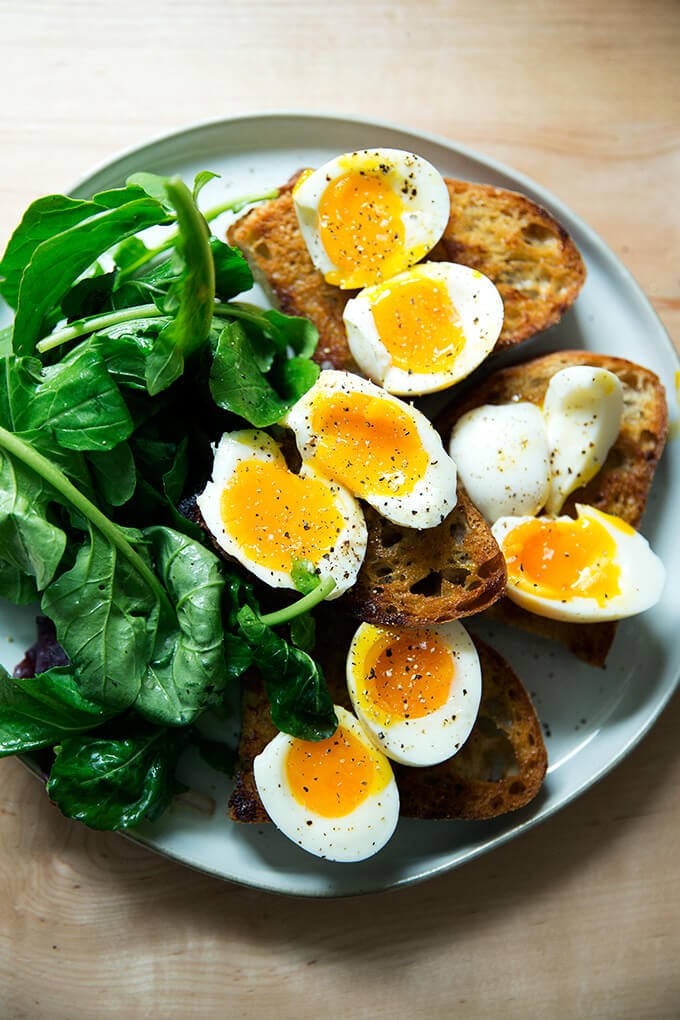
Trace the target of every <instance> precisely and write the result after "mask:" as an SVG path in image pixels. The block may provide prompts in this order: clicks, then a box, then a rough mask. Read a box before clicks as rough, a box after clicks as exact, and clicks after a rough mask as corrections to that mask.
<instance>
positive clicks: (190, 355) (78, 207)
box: [0, 172, 336, 829]
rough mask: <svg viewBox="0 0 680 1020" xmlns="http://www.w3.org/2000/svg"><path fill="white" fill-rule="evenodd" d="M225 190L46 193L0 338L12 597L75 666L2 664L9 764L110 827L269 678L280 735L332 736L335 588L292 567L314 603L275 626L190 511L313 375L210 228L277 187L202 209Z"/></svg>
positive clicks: (128, 816)
mask: <svg viewBox="0 0 680 1020" xmlns="http://www.w3.org/2000/svg"><path fill="white" fill-rule="evenodd" d="M214 176H215V175H213V174H211V173H208V172H206V173H203V174H200V175H199V176H198V177H197V178H196V181H195V182H194V186H193V190H192V189H190V188H189V187H188V186H187V185H186V184H185V183H184V182H183V181H181V180H180V179H178V178H163V177H158V176H155V175H152V174H146V173H143V174H136V175H134V176H133V177H131V178H130V179H128V181H127V182H126V185H125V187H122V188H117V189H114V190H109V191H104V192H101V193H99V194H97V195H94V197H93V198H92V199H90V200H81V199H74V198H69V197H66V196H62V195H51V196H48V197H45V198H41V199H39V200H38V201H36V202H34V203H33V204H32V205H31V206H30V208H29V209H28V210H27V212H26V213H25V215H24V217H23V219H22V221H21V223H20V225H19V226H18V227H17V229H16V230H15V232H14V234H13V235H12V237H11V239H10V241H9V244H8V245H7V249H6V251H5V253H4V256H3V258H2V261H1V262H0V294H1V295H2V297H3V298H4V300H5V301H6V303H7V304H8V305H9V306H10V307H12V308H13V309H14V310H15V315H14V321H13V324H12V325H11V326H9V327H8V328H6V329H4V330H0V358H1V365H2V368H1V372H0V596H1V597H2V598H5V599H7V600H9V601H10V602H13V603H16V604H26V605H29V604H33V603H35V604H36V607H39V609H38V612H39V613H41V614H42V615H44V616H45V617H47V618H48V619H49V620H51V621H52V623H53V625H54V628H55V629H56V637H57V639H58V642H59V645H60V646H61V647H62V649H63V650H64V652H65V657H66V659H67V662H66V664H65V665H57V666H52V667H50V668H49V669H46V670H44V671H42V672H39V673H38V674H37V675H35V676H31V677H22V676H19V675H17V676H11V675H10V674H9V673H8V672H7V671H6V670H4V669H2V668H1V667H0V755H11V754H17V753H24V752H33V751H36V750H38V749H41V748H49V749H52V751H53V754H52V756H51V758H50V760H51V770H50V772H49V777H48V779H47V792H48V794H49V796H50V798H51V799H52V800H53V801H54V802H55V803H56V804H57V805H58V807H59V808H60V809H61V810H62V811H63V812H64V813H65V814H66V815H69V816H70V817H73V818H78V819H80V820H82V821H84V822H86V823H87V824H88V825H90V826H92V827H94V828H106V829H117V828H124V827H127V826H132V825H135V824H137V823H138V822H139V821H140V820H142V819H144V818H149V819H153V818H156V817H157V816H158V815H159V814H160V813H161V812H162V811H163V810H164V809H165V808H166V807H167V805H168V803H169V801H170V799H171V798H172V796H173V794H174V793H175V792H176V790H177V789H178V781H177V778H176V766H177V761H178V757H179V755H180V753H181V752H182V750H183V749H184V748H185V747H186V746H187V744H189V743H196V744H198V745H199V747H201V746H202V745H203V744H204V741H203V737H202V736H201V731H200V727H199V726H198V725H197V723H198V721H199V720H200V717H201V716H202V714H203V713H205V712H206V711H208V710H212V711H215V712H217V713H219V712H220V708H221V706H222V704H223V699H224V696H225V692H227V691H228V690H229V688H230V687H233V685H234V684H237V683H239V682H240V678H241V677H242V676H243V674H244V673H245V671H246V670H247V669H248V667H249V666H251V665H253V664H254V665H255V666H256V667H257V668H258V669H259V671H260V673H261V674H262V676H263V678H264V681H265V684H266V687H267V691H268V695H269V699H270V703H271V710H272V718H273V721H274V723H275V724H276V726H277V727H278V728H279V729H281V730H284V731H286V732H289V733H291V734H293V735H295V736H300V737H303V738H306V739H321V738H324V737H327V736H329V735H330V734H331V733H332V732H333V730H334V729H335V726H336V719H335V714H334V711H333V706H332V703H331V700H330V697H329V694H328V690H327V687H326V684H325V680H324V677H323V675H322V673H321V671H320V669H319V667H318V665H317V663H316V662H315V661H314V659H313V658H312V657H311V655H310V651H311V650H312V648H313V642H314V627H313V619H312V617H311V616H310V614H309V612H308V610H309V609H310V608H311V607H312V606H313V605H314V604H315V602H317V601H319V600H320V599H321V598H323V597H325V596H326V595H327V594H328V590H327V589H326V590H323V589H322V588H321V586H317V587H315V585H317V579H316V578H315V576H314V575H313V573H312V572H311V571H310V570H308V569H307V568H306V566H305V564H304V563H301V564H298V565H297V574H296V576H297V581H298V587H299V590H300V592H301V593H302V594H303V597H302V598H301V599H299V600H298V601H297V602H296V603H294V604H293V605H292V606H289V607H287V608H284V609H283V610H279V611H278V612H274V613H269V614H264V615H263V614H262V612H261V607H260V605H259V602H258V597H257V592H256V589H255V588H254V586H253V584H252V582H251V581H250V580H249V579H248V577H247V576H246V575H245V573H244V572H243V571H241V570H240V568H238V567H237V566H234V565H232V564H229V563H227V562H226V561H225V560H223V559H222V558H221V557H219V556H218V555H216V553H215V552H214V551H213V547H212V546H211V543H210V541H209V539H208V538H207V536H206V535H205V534H204V532H203V531H202V529H200V528H199V527H198V526H197V525H196V524H195V523H194V522H192V521H191V520H189V519H187V518H186V517H185V516H184V515H182V514H181V513H180V512H179V511H178V505H179V504H180V502H181V500H182V499H183V498H185V497H187V496H188V495H190V494H192V493H195V492H196V491H198V490H199V489H200V488H202V486H203V484H204V483H205V480H206V478H207V477H208V476H209V473H210V468H211V463H212V453H211V445H210V444H211V442H215V441H216V440H217V439H218V438H219V436H220V435H221V433H222V432H223V431H225V430H226V429H229V428H239V427H240V428H242V427H247V425H252V426H256V427H258V428H259V427H267V426H270V425H272V424H274V423H276V422H277V421H278V420H279V419H280V418H281V417H282V416H283V415H284V414H285V413H286V411H287V410H288V409H289V408H290V407H291V406H292V404H293V403H294V402H295V401H296V400H297V399H298V398H299V397H300V396H301V395H302V394H303V393H304V392H305V391H306V390H307V389H308V388H309V387H310V386H311V385H312V383H313V382H314V380H315V379H316V376H317V373H318V369H317V366H316V365H315V363H314V362H313V361H312V360H311V355H312V354H313V352H314V348H315V345H316V342H317V335H316V331H315V330H314V328H313V327H312V326H311V324H310V323H308V322H307V321H306V320H302V319H299V318H294V317H290V316H286V315H283V314H281V313H279V312H277V311H274V310H268V311H263V310H262V309H260V308H258V307H255V306H253V305H250V304H246V303H244V302H239V301H237V300H235V299H236V298H237V297H238V295H239V294H242V293H243V292H245V291H247V290H249V289H250V287H251V286H252V276H251V273H250V269H249V267H248V265H247V263H246V262H245V260H244V259H243V257H242V256H241V254H240V252H239V251H238V250H237V249H234V248H232V247H230V246H229V245H227V244H226V243H224V242H223V241H221V240H220V239H219V238H217V237H216V236H213V235H212V234H211V231H210V226H209V223H210V222H211V221H212V220H214V219H215V218H216V217H217V216H218V215H219V214H221V213H222V212H224V211H226V210H232V211H234V212H236V211H239V210H240V209H241V208H243V207H244V206H245V205H247V204H248V203H249V202H251V201H256V200H257V199H258V198H268V197H271V196H268V195H262V196H255V197H250V198H248V199H244V200H242V201H240V202H231V203H226V204H224V205H222V206H219V207H217V208H216V209H213V210H210V211H208V212H206V213H202V212H201V211H200V210H199V206H198V203H197V199H198V195H199V193H200V191H201V189H202V188H203V186H204V185H205V184H206V183H207V182H208V181H209V180H211V179H212V178H213V177H214ZM147 228H154V230H153V231H152V232H151V233H152V234H153V233H155V234H156V235H162V238H161V240H160V241H159V242H158V243H156V244H155V246H151V245H150V244H149V241H148V238H149V233H150V232H149V231H148V230H147ZM140 235H142V236H140ZM144 238H146V240H145V239H144ZM208 750H209V748H207V750H206V755H207V751H208ZM212 751H213V752H214V748H212Z"/></svg>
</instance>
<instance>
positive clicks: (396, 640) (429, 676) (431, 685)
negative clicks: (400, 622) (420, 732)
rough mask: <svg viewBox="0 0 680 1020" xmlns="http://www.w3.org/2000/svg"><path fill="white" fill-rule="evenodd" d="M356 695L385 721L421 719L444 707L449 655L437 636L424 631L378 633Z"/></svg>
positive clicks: (451, 671) (451, 672) (450, 677)
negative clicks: (384, 717)
mask: <svg viewBox="0 0 680 1020" xmlns="http://www.w3.org/2000/svg"><path fill="white" fill-rule="evenodd" d="M364 672H365V675H364V678H363V680H362V683H361V685H360V687H359V694H360V698H361V701H362V703H365V708H366V709H367V710H368V711H369V712H370V711H371V708H372V707H373V706H375V708H377V709H378V710H379V711H380V712H381V713H382V714H384V715H386V716H387V717H388V718H389V719H395V718H396V719H422V718H423V716H426V715H429V714H430V713H432V712H435V711H436V710H437V709H438V708H441V707H442V705H444V704H446V701H447V699H448V696H449V691H450V690H451V684H452V682H453V677H454V663H453V656H452V655H451V652H450V650H449V647H448V645H447V644H446V642H445V641H443V640H442V639H441V638H440V637H439V635H438V634H436V633H435V632H433V631H428V630H425V629H415V630H409V631H395V630H392V631H390V630H388V631H383V632H379V636H378V639H377V640H376V641H374V642H373V644H372V646H371V648H370V649H369V650H368V651H367V654H366V656H365V659H364Z"/></svg>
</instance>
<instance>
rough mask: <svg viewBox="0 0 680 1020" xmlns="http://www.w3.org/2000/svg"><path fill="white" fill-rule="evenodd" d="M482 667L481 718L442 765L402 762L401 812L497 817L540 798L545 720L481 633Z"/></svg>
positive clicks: (423, 815) (397, 771)
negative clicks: (417, 765) (405, 764)
mask: <svg viewBox="0 0 680 1020" xmlns="http://www.w3.org/2000/svg"><path fill="white" fill-rule="evenodd" d="M474 640H475V645H476V647H477V652H478V653H479V660H480V663H481V667H482V700H481V704H480V706H479V714H478V716H477V721H476V723H475V725H474V727H473V729H472V732H471V733H470V736H469V737H468V739H467V740H466V742H465V743H464V744H463V747H462V748H461V750H460V751H459V752H458V753H457V754H456V755H454V757H453V758H449V760H448V761H445V762H442V763H441V764H440V765H433V766H431V767H430V768H425V769H414V768H404V767H403V766H397V767H396V768H395V775H396V779H397V785H398V787H399V796H400V802H401V813H402V815H406V816H408V817H411V818H466V819H482V818H495V817H497V816H498V815H501V814H505V813H507V812H508V811H516V810H517V809H518V808H521V807H524V806H525V805H526V804H528V803H529V802H530V801H531V800H533V799H534V797H535V796H536V794H537V793H538V791H539V790H540V788H541V786H542V784H543V780H544V778H545V774H546V771H547V768H548V755H547V752H546V748H545V743H544V741H543V733H542V730H541V724H540V722H539V719H538V717H537V715H536V712H535V710H534V707H533V705H532V703H531V699H530V697H529V695H528V694H527V692H526V690H525V689H524V687H523V686H522V684H521V682H520V680H519V678H518V677H517V676H516V675H515V673H514V672H513V670H512V669H511V668H510V666H509V665H508V663H507V662H506V661H505V659H503V658H502V657H501V656H500V655H499V654H498V653H497V652H495V651H494V650H493V649H492V648H489V646H488V645H487V644H485V643H484V642H483V641H480V640H479V638H475V639H474Z"/></svg>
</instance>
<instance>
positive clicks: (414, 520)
mask: <svg viewBox="0 0 680 1020" xmlns="http://www.w3.org/2000/svg"><path fill="white" fill-rule="evenodd" d="M338 392H339V393H347V394H351V393H365V394H367V395H369V396H372V397H375V398H376V399H378V400H381V401H387V402H389V403H391V404H393V405H395V406H397V407H398V408H400V409H401V411H402V412H404V413H405V414H407V415H408V416H409V418H410V419H411V421H412V422H413V428H414V429H415V430H416V433H417V435H418V437H419V439H420V442H421V443H422V446H423V449H424V450H425V452H426V454H427V456H428V464H427V467H426V470H425V472H424V474H423V475H422V477H421V478H420V479H418V480H417V481H416V482H415V484H414V485H413V487H412V488H411V489H410V491H408V492H405V493H402V494H401V495H395V496H390V495H375V496H373V495H371V494H370V493H369V494H366V493H362V494H361V498H362V499H365V500H366V502H367V503H369V504H370V505H371V506H373V507H374V508H375V509H376V510H377V511H378V512H379V513H380V514H382V515H383V517H386V518H387V520H388V521H392V523H394V524H399V525H402V526H403V527H407V528H418V529H425V528H432V527H434V526H435V525H437V524H440V523H441V522H442V521H443V520H444V518H445V517H446V516H448V514H449V513H450V512H451V510H453V508H454V507H455V505H456V500H457V496H456V465H455V464H454V462H453V461H452V460H451V458H450V457H449V456H448V454H447V453H446V451H445V450H444V447H443V445H442V441H441V438H440V436H439V434H438V432H437V431H436V430H435V428H434V426H433V425H432V423H431V422H430V421H429V419H428V418H426V417H425V415H424V414H422V412H421V411H418V410H417V408H415V407H412V406H411V405H410V404H406V403H404V401H402V400H400V399H399V398H398V397H395V396H392V395H391V394H389V393H385V392H384V390H382V389H381V388H380V387H379V386H376V385H375V383H372V382H370V380H368V379H362V378H361V377H360V376H357V375H354V374H353V373H351V372H340V371H335V370H332V369H329V370H326V371H323V372H321V373H320V375H319V377H318V379H317V381H316V382H315V383H314V385H313V386H312V387H311V389H309V390H308V391H307V392H306V393H305V394H304V395H303V396H302V397H301V398H300V400H298V401H297V402H296V403H295V404H294V406H293V407H292V409H291V410H290V411H289V412H288V414H287V415H286V416H285V418H283V419H282V424H284V425H287V426H288V428H290V429H292V431H293V432H294V434H295V439H296V442H297V447H298V450H299V452H300V456H301V457H302V459H303V461H306V460H309V459H310V458H311V457H313V455H314V449H315V446H316V436H315V435H314V433H313V431H312V428H311V420H310V419H311V412H312V409H313V407H314V405H315V403H316V402H317V401H320V402H323V400H324V398H325V397H327V396H329V395H331V394H336V393H338ZM355 495H359V494H355Z"/></svg>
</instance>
